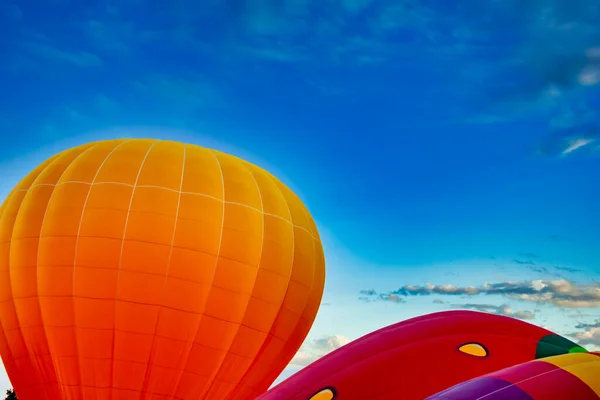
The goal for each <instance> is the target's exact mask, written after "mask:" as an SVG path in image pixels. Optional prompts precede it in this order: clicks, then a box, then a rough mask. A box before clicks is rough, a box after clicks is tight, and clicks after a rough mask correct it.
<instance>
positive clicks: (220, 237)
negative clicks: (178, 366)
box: [173, 149, 226, 398]
mask: <svg viewBox="0 0 600 400" xmlns="http://www.w3.org/2000/svg"><path fill="white" fill-rule="evenodd" d="M207 150H208V151H209V152H210V153H211V154H212V155H213V156H214V158H215V161H216V162H217V166H218V167H219V171H220V172H221V196H222V197H223V199H222V202H223V209H222V215H221V233H220V235H219V246H218V247H217V254H216V258H215V264H214V270H213V274H212V277H211V282H210V285H209V287H208V292H207V293H206V300H205V302H204V309H203V310H202V313H201V316H200V321H199V322H198V327H197V328H196V334H195V335H194V342H196V339H197V338H198V334H199V333H200V326H201V325H202V320H203V319H204V318H205V316H206V305H207V304H208V301H209V300H210V293H211V289H212V288H213V284H214V281H215V276H216V275H217V267H218V265H219V257H220V255H221V245H222V243H223V232H224V231H225V204H226V202H225V173H224V172H223V166H222V165H221V161H220V160H219V156H218V155H217V153H216V151H214V150H211V149H207ZM218 200H221V199H218ZM192 351H193V345H192V347H191V348H190V351H189V352H188V353H187V355H186V357H185V361H184V362H183V364H182V365H183V370H182V371H181V374H179V377H178V378H177V381H176V382H175V385H173V387H174V388H175V389H174V392H175V394H174V396H173V397H175V398H177V392H179V386H180V385H181V379H182V378H183V373H184V372H186V371H187V365H188V363H189V361H190V355H191V354H192ZM205 389H206V387H205V388H204V390H203V392H202V395H201V396H200V398H202V396H203V395H204V393H205V391H206V390H205Z"/></svg>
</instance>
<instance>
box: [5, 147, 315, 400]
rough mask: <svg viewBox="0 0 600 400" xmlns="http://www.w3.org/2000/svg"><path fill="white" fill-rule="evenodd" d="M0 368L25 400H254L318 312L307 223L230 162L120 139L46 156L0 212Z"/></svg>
mask: <svg viewBox="0 0 600 400" xmlns="http://www.w3.org/2000/svg"><path fill="white" fill-rule="evenodd" d="M0 243H1V246H2V247H1V249H0V286H1V288H0V304H1V307H0V327H1V332H0V333H1V334H0V353H1V355H2V359H3V362H4V364H5V366H6V369H7V372H8V375H9V377H10V379H11V382H12V383H13V385H14V388H15V391H16V393H17V395H18V396H19V398H20V399H21V400H43V399H47V400H58V399H95V400H101V399H111V400H117V399H154V400H158V399H160V400H164V399H174V398H177V399H186V400H187V399H194V400H195V399H218V400H224V399H229V398H252V397H254V396H256V395H258V394H260V393H262V392H263V391H264V390H266V389H267V388H268V387H269V385H270V384H271V383H272V381H273V380H274V379H275V378H276V377H277V375H278V374H279V372H280V371H281V370H282V369H283V368H284V367H285V365H286V364H287V363H288V362H289V360H290V359H291V358H292V357H293V355H294V353H295V352H296V350H297V349H298V348H299V347H300V345H301V343H302V341H303V339H304V337H305V336H306V334H307V332H308V330H309V329H310V326H311V325H312V322H313V320H314V317H315V315H316V312H317V310H318V307H319V303H320V300H321V297H322V292H323V285H324V278H325V270H324V257H323V250H322V246H321V243H320V240H319V236H318V232H317V229H316V227H315V224H314V222H313V220H312V218H311V216H310V214H309V212H308V211H307V209H306V208H305V206H304V205H303V204H302V202H301V201H300V200H299V199H298V197H297V196H296V195H295V194H294V193H292V192H291V190H290V189H288V188H287V187H286V186H285V185H283V184H282V183H281V182H280V181H278V180H277V179H276V178H274V177H273V176H272V175H270V174H269V173H267V172H266V171H264V170H262V169H261V168H259V167H257V166H255V165H252V164H250V163H248V162H246V161H243V160H241V159H239V158H236V157H233V156H230V155H227V154H224V153H221V152H218V151H213V150H209V149H206V148H202V147H199V146H195V145H185V144H182V143H177V142H169V141H159V140H150V139H148V140H146V139H121V140H110V141H102V142H95V143H90V144H85V145H82V146H79V147H76V148H73V149H70V150H67V151H65V152H62V153H60V154H57V155H55V156H53V157H52V158H50V159H48V160H47V161H45V162H44V163H42V164H41V165H40V166H39V167H37V168H36V169H35V170H34V171H33V172H31V173H30V174H29V175H27V176H26V177H25V178H24V179H23V180H22V181H21V182H20V183H19V184H18V185H17V186H16V187H15V188H14V190H13V191H12V192H11V193H10V194H9V196H8V198H7V199H6V200H5V202H4V203H3V205H2V208H1V209H0Z"/></svg>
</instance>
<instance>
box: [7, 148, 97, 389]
mask: <svg viewBox="0 0 600 400" xmlns="http://www.w3.org/2000/svg"><path fill="white" fill-rule="evenodd" d="M93 147H94V146H93V145H90V146H88V147H87V148H85V149H84V150H82V151H81V152H80V153H79V154H77V155H76V156H75V157H73V159H72V160H71V161H70V162H69V164H68V165H67V166H65V169H64V170H63V171H62V173H61V174H60V176H59V177H58V178H57V180H56V183H58V182H59V181H60V179H61V178H62V177H63V176H64V174H65V172H66V171H67V170H68V169H69V167H70V166H71V164H73V162H75V160H77V159H78V158H79V157H81V156H82V155H83V154H84V153H86V152H87V151H88V150H90V149H91V148H93ZM73 150H74V149H73ZM73 150H72V151H73ZM65 154H68V153H66V152H65V153H61V155H60V156H58V157H56V158H55V160H54V161H53V162H52V163H50V164H49V165H47V166H46V167H45V168H44V169H43V170H42V171H40V174H39V175H38V176H37V177H36V179H35V180H34V181H33V182H32V185H33V183H34V182H35V181H36V180H37V179H39V178H40V175H41V174H42V172H43V171H45V170H46V169H47V168H49V167H50V166H52V165H54V162H56V161H57V160H59V159H60V157H61V156H64V155H65ZM55 191H56V190H55V187H53V188H52V193H50V196H49V198H48V201H47V203H46V209H45V210H44V215H43V217H42V221H41V224H40V234H39V236H38V253H37V257H36V264H37V262H38V261H39V237H41V235H42V230H43V228H44V221H45V219H46V215H47V212H48V207H49V205H50V200H51V199H52V197H53V196H54V193H55ZM24 200H25V196H24V197H23V199H22V200H21V204H20V206H19V211H20V207H21V205H22V204H23V201H24ZM17 217H18V212H17ZM15 222H16V218H15ZM13 234H14V230H13ZM11 236H12V235H11ZM37 272H38V271H37V270H36V282H35V283H36V292H38V290H39V289H38V288H39V277H38V273H37ZM37 294H39V293H37ZM12 297H13V300H14V293H13V294H12ZM39 300H40V297H39V296H37V303H38V307H39V310H40V322H41V323H42V324H41V328H42V330H43V331H44V336H45V338H44V339H45V341H46V344H47V346H48V351H51V350H50V342H49V341H48V334H47V333H46V328H45V325H44V320H43V314H42V306H41V304H40V301H39ZM15 312H16V307H15ZM16 316H17V320H18V319H19V317H18V313H16ZM19 324H20V321H19ZM73 329H75V328H74V327H73ZM23 339H25V338H23ZM25 346H26V348H29V346H27V341H25ZM28 350H29V349H28ZM33 353H34V354H33V355H35V352H33ZM38 361H39V360H38ZM33 367H34V369H36V370H38V373H39V367H37V366H36V365H35V363H34V365H33ZM52 369H53V370H54V373H55V375H56V381H57V384H58V386H59V391H60V392H62V389H61V385H60V384H59V379H58V371H56V366H55V365H54V363H53V364H52ZM41 376H42V374H41V373H40V377H41ZM44 398H47V393H46V392H45V391H44Z"/></svg>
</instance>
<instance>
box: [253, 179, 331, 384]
mask: <svg viewBox="0 0 600 400" xmlns="http://www.w3.org/2000/svg"><path fill="white" fill-rule="evenodd" d="M278 186H279V188H280V189H281V191H282V193H283V194H284V196H285V198H286V201H287V203H288V205H289V207H290V212H291V214H292V220H293V222H294V225H295V226H296V227H295V228H294V236H295V241H294V245H295V248H294V268H293V270H292V278H291V282H290V288H289V290H288V295H287V296H286V300H285V301H284V307H283V309H282V312H281V316H282V317H281V318H282V319H283V320H285V321H286V323H282V324H280V325H278V326H277V328H278V329H277V330H275V331H274V335H275V336H279V337H281V335H282V334H283V335H285V334H286V332H289V336H288V340H287V341H286V342H285V346H284V348H283V349H282V352H283V353H285V354H287V355H288V357H289V359H291V357H293V355H294V354H295V353H296V351H297V350H298V349H299V348H300V346H301V344H302V342H303V341H304V338H305V337H306V334H307V333H308V330H309V329H310V326H311V325H312V320H314V316H315V314H316V309H318V304H319V303H320V297H321V294H322V287H318V286H315V285H318V284H319V277H318V275H315V273H318V272H319V271H318V270H319V269H320V268H319V267H322V266H318V265H316V264H315V254H316V253H315V248H316V247H315V246H316V245H317V244H318V243H316V242H315V238H314V237H313V235H312V233H311V232H310V228H311V224H310V223H309V222H308V221H309V220H310V216H309V214H308V212H307V210H306V209H305V207H304V205H303V204H302V202H301V201H300V199H299V198H298V197H297V196H296V195H295V194H294V193H293V192H292V191H291V190H290V189H289V188H288V187H287V186H285V185H283V184H281V183H278ZM321 286H322V283H321ZM315 296H316V297H318V301H316V302H315V303H312V305H313V306H315V305H316V309H310V308H309V305H310V304H311V298H314V297H315ZM296 313H299V314H296ZM311 314H312V315H311ZM305 316H306V317H308V319H311V321H310V322H308V321H306V319H307V318H306V317H305ZM289 359H288V360H285V359H283V358H281V359H279V360H277V361H276V362H275V363H274V364H273V365H272V366H271V369H270V371H269V373H270V375H269V379H268V380H273V379H275V378H276V377H277V376H278V375H279V374H280V373H281V371H282V370H283V369H284V368H285V366H286V365H287V363H288V362H289ZM259 389H260V390H266V389H267V387H262V388H259Z"/></svg>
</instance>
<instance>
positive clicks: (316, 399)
mask: <svg viewBox="0 0 600 400" xmlns="http://www.w3.org/2000/svg"><path fill="white" fill-rule="evenodd" d="M334 398H335V393H333V390H331V389H329V388H327V389H323V390H321V391H320V392H319V393H315V394H314V395H313V396H312V397H311V398H310V399H308V400H333V399H334Z"/></svg>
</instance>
